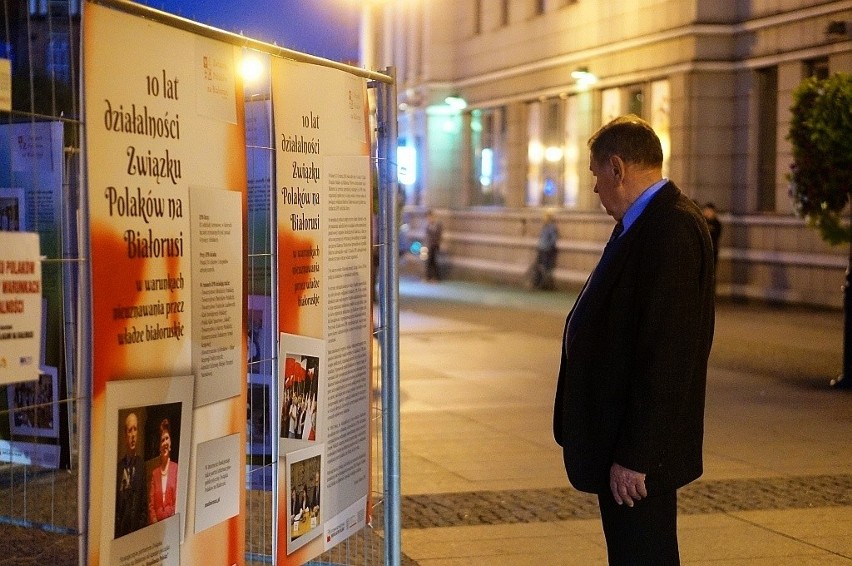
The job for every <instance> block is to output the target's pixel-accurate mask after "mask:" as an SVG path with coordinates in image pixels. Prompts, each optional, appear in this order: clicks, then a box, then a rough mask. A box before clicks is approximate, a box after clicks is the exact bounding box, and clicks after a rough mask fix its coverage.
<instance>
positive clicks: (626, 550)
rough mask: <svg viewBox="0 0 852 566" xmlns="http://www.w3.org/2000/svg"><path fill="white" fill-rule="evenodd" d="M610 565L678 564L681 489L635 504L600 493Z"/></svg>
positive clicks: (662, 565) (660, 565) (602, 519)
mask: <svg viewBox="0 0 852 566" xmlns="http://www.w3.org/2000/svg"><path fill="white" fill-rule="evenodd" d="M598 505H599V506H600V510H601V522H602V523H603V530H604V536H605V537H606V548H607V554H608V556H609V564H610V566H622V565H624V566H627V565H629V566H645V565H647V566H678V565H679V564H680V554H679V552H678V547H677V491H671V492H667V493H661V494H658V495H654V496H651V497H646V498H645V499H642V500H640V501H638V502H636V503H635V504H634V505H633V507H628V506H627V505H619V504H617V503H616V502H615V499H613V497H612V494H611V493H609V492H607V493H604V494H602V495H599V496H598Z"/></svg>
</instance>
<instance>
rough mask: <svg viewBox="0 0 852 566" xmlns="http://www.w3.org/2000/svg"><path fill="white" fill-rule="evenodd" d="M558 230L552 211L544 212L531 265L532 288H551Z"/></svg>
mask: <svg viewBox="0 0 852 566" xmlns="http://www.w3.org/2000/svg"><path fill="white" fill-rule="evenodd" d="M558 239H559V230H558V228H557V227H556V221H555V220H554V219H553V213H552V212H550V211H547V212H545V213H544V223H543V224H542V226H541V232H539V235H538V246H537V249H536V257H535V263H534V264H533V266H532V270H531V271H532V273H531V277H530V283H531V285H532V287H533V288H534V289H553V269H554V268H555V267H556V241H557V240H558Z"/></svg>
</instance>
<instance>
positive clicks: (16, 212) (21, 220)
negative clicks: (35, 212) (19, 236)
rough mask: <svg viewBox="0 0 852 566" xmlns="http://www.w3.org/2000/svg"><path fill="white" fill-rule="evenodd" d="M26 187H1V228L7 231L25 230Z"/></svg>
mask: <svg viewBox="0 0 852 566" xmlns="http://www.w3.org/2000/svg"><path fill="white" fill-rule="evenodd" d="M24 198H25V196H24V189H22V188H17V187H13V188H7V187H2V188H0V230H2V231H5V232H25V231H26V229H27V222H26V202H25V201H24Z"/></svg>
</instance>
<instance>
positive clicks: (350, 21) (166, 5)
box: [136, 0, 361, 62]
mask: <svg viewBox="0 0 852 566" xmlns="http://www.w3.org/2000/svg"><path fill="white" fill-rule="evenodd" d="M136 1H138V2H139V3H140V4H146V5H148V6H150V7H152V8H156V9H158V10H162V11H164V12H170V13H172V14H177V15H179V16H182V17H184V18H188V19H191V20H195V21H197V22H200V23H203V24H207V25H210V26H213V27H217V28H220V29H223V30H225V31H230V32H235V33H242V34H243V35H245V36H247V37H250V38H252V39H257V40H260V41H264V42H266V43H276V44H278V45H279V46H281V47H287V48H288V49H295V50H296V51H302V52H304V53H310V54H311V55H317V56H319V57H324V58H326V59H331V60H334V61H344V62H356V61H357V59H358V18H359V15H360V4H361V1H360V0H136Z"/></svg>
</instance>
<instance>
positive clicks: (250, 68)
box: [240, 54, 264, 84]
mask: <svg viewBox="0 0 852 566" xmlns="http://www.w3.org/2000/svg"><path fill="white" fill-rule="evenodd" d="M263 71H264V65H263V61H261V60H260V57H258V56H257V55H251V54H249V55H246V56H245V57H243V60H242V63H241V64H240V75H242V77H243V80H244V81H245V82H247V83H249V84H251V83H254V82H257V80H258V79H260V76H261V75H262V74H263Z"/></svg>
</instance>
